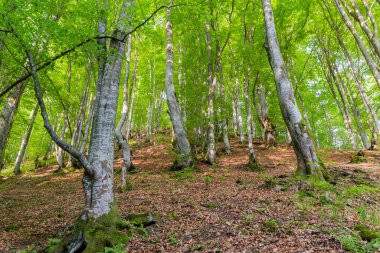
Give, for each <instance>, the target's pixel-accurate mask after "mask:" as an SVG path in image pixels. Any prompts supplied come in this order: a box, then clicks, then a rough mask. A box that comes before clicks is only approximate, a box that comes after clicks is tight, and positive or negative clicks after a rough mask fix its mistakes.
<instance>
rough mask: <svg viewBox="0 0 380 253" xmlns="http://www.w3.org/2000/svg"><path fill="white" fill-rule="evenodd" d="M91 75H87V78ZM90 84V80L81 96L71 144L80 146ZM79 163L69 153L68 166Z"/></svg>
mask: <svg viewBox="0 0 380 253" xmlns="http://www.w3.org/2000/svg"><path fill="white" fill-rule="evenodd" d="M88 77H89V75H87V78H88ZM89 85H90V82H89V81H88V82H87V84H86V87H85V88H84V90H83V92H82V98H81V103H80V105H79V110H78V113H77V117H76V119H75V123H74V131H73V134H72V136H71V146H73V147H76V148H78V147H79V146H78V144H79V140H80V135H81V133H82V127H83V121H84V116H85V113H86V106H87V98H88V91H89ZM76 165H77V163H75V162H74V158H73V157H72V156H71V155H69V158H68V160H67V167H72V166H76Z"/></svg>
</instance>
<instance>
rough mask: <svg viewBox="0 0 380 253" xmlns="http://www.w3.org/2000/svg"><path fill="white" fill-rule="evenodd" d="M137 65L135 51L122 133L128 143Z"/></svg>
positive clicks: (136, 53) (137, 60) (137, 59)
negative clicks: (126, 116)
mask: <svg viewBox="0 0 380 253" xmlns="http://www.w3.org/2000/svg"><path fill="white" fill-rule="evenodd" d="M138 63H139V54H138V52H137V49H136V50H135V63H134V66H133V68H134V69H133V76H132V85H131V87H130V91H129V94H130V95H129V97H130V99H129V101H128V103H129V106H128V118H127V121H126V123H125V128H126V129H125V131H123V133H124V136H125V139H126V140H127V141H128V140H129V137H130V134H131V128H132V112H133V106H134V102H135V90H136V88H135V87H136V85H137V71H138Z"/></svg>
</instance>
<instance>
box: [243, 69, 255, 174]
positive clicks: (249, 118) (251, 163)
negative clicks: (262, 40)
mask: <svg viewBox="0 0 380 253" xmlns="http://www.w3.org/2000/svg"><path fill="white" fill-rule="evenodd" d="M249 72H250V68H249V67H248V69H247V73H245V75H244V96H245V109H246V112H247V139H248V149H249V162H248V166H249V167H250V168H252V169H255V168H257V161H256V155H255V151H254V149H253V141H252V124H251V122H252V109H251V108H252V107H251V95H250V94H251V93H250V76H249Z"/></svg>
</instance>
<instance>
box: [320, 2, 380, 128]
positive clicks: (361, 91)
mask: <svg viewBox="0 0 380 253" xmlns="http://www.w3.org/2000/svg"><path fill="white" fill-rule="evenodd" d="M326 9H327V11H328V12H329V15H330V20H331V28H332V29H333V30H334V31H335V33H336V35H337V38H338V42H339V45H340V48H341V49H342V51H343V54H344V56H345V58H346V60H347V64H348V66H349V68H350V71H351V73H352V75H353V77H354V80H355V84H356V87H357V89H358V91H359V95H360V97H361V99H362V101H363V104H364V107H365V109H366V111H367V113H368V114H370V115H371V117H372V120H371V124H372V125H373V124H375V125H376V131H377V132H378V133H379V132H380V122H379V119H378V117H377V114H376V112H375V110H374V109H373V107H372V105H371V103H370V102H369V99H368V96H367V93H366V91H365V89H364V85H363V83H362V79H361V77H360V75H359V72H358V70H357V68H356V66H355V64H354V61H353V60H352V57H351V55H350V53H349V51H348V50H347V47H346V45H345V43H344V41H343V38H342V34H341V32H340V30H339V27H338V26H337V24H336V23H335V20H334V18H333V16H332V14H331V11H330V9H329V8H326Z"/></svg>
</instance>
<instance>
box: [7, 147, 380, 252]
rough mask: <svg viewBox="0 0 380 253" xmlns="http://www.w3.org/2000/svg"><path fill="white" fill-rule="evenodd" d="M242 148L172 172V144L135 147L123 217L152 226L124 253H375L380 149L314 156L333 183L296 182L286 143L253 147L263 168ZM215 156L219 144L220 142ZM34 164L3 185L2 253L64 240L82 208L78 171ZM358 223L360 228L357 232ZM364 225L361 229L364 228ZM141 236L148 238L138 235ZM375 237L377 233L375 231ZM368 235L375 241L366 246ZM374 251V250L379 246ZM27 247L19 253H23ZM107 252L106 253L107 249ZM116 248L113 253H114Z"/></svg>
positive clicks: (121, 199)
mask: <svg viewBox="0 0 380 253" xmlns="http://www.w3.org/2000/svg"><path fill="white" fill-rule="evenodd" d="M246 146H247V145H242V144H240V143H239V142H238V141H236V140H233V141H232V152H233V154H232V155H225V154H222V152H221V153H220V154H219V156H218V160H217V164H215V165H213V166H211V165H206V164H203V163H201V162H197V163H196V166H195V167H194V168H193V169H191V170H186V171H185V172H170V171H169V167H170V166H171V164H172V161H173V158H174V153H173V151H172V150H171V145H170V144H165V143H162V144H157V145H155V146H151V145H147V144H144V145H139V146H137V145H135V146H134V152H133V162H134V164H135V165H136V167H137V168H138V172H137V173H136V174H132V175H129V176H128V180H129V181H130V183H131V189H130V190H129V191H127V192H124V193H122V192H121V191H119V190H118V189H119V181H120V172H119V171H120V167H121V159H119V158H118V159H117V160H116V162H115V168H116V180H117V186H116V199H117V203H118V206H119V210H120V214H121V215H122V216H126V215H128V214H130V213H152V214H153V215H154V216H155V217H156V220H157V223H156V224H154V225H152V226H149V227H147V228H146V229H144V230H142V232H141V231H140V232H141V233H139V232H137V233H136V236H135V237H133V238H131V240H130V242H129V244H127V245H125V246H124V247H125V249H126V250H127V251H128V252H196V251H199V252H346V250H351V251H353V252H376V248H377V247H379V248H380V238H377V239H376V238H370V239H368V238H367V237H365V236H364V235H363V234H364V233H366V232H368V231H370V232H373V233H374V234H376V232H374V231H376V230H377V231H380V223H379V221H380V210H379V209H380V208H379V204H378V203H380V202H379V201H380V193H379V192H380V187H379V183H380V152H375V151H365V154H366V160H365V161H361V162H360V163H357V164H355V163H351V162H350V161H351V156H352V154H354V152H353V151H331V150H326V151H323V150H321V151H320V156H321V158H322V159H323V161H324V162H325V165H326V167H328V171H329V172H330V174H334V175H335V179H333V184H329V183H323V182H320V181H312V180H309V181H307V182H303V181H299V180H297V179H295V178H294V177H293V174H294V172H295V166H296V158H295V155H294V152H293V150H292V148H291V147H289V146H288V145H278V146H277V147H275V148H270V149H266V148H265V147H264V145H263V144H262V143H259V142H256V143H255V151H256V154H257V158H258V161H259V163H260V164H261V165H262V166H263V169H262V170H260V171H252V170H249V169H248V168H247V167H246V164H247V162H248V155H247V154H248V149H247V147H246ZM219 148H220V149H219V150H221V147H220V146H219ZM55 170H56V166H50V167H46V168H40V169H38V170H36V171H32V172H28V173H26V174H23V175H21V176H10V177H8V178H4V181H3V182H2V183H0V200H1V201H0V252H33V251H32V250H34V249H41V248H43V247H46V246H47V245H48V244H49V243H50V244H51V243H54V242H55V241H57V238H59V237H60V236H62V234H63V231H64V230H65V229H67V227H68V225H70V224H72V223H74V222H75V220H76V219H77V218H78V217H79V215H80V213H81V209H82V205H83V203H82V202H83V196H82V185H81V177H82V171H80V170H79V171H78V170H77V171H71V172H69V171H68V170H67V171H66V172H65V173H61V174H57V173H54V171H55ZM358 225H359V226H358ZM363 227H365V228H366V229H368V231H364V232H363V231H362V230H363V229H361V228H363ZM143 232H147V234H145V233H143ZM377 236H378V234H377ZM371 239H372V241H371ZM377 249H378V248H377ZM21 250H24V251H21ZM110 252H112V251H110ZM115 252H117V251H115Z"/></svg>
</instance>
